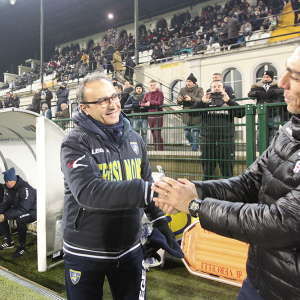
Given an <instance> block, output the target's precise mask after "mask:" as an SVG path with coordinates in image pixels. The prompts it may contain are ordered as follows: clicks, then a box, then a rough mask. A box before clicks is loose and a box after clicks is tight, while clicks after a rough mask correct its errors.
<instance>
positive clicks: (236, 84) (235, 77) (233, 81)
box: [223, 69, 243, 98]
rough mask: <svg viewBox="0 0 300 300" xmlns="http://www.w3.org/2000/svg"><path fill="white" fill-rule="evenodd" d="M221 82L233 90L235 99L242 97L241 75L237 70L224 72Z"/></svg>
mask: <svg viewBox="0 0 300 300" xmlns="http://www.w3.org/2000/svg"><path fill="white" fill-rule="evenodd" d="M223 81H224V84H225V85H230V86H231V87H232V88H233V90H234V93H235V97H236V98H242V97H243V86H242V74H241V73H240V72H239V71H238V70H237V69H230V70H227V71H225V73H224V77H223Z"/></svg>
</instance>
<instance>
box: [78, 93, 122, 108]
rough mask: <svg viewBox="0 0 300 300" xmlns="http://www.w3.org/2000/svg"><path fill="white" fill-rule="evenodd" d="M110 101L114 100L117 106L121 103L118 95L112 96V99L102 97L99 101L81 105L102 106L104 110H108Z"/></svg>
mask: <svg viewBox="0 0 300 300" xmlns="http://www.w3.org/2000/svg"><path fill="white" fill-rule="evenodd" d="M110 100H112V101H113V102H114V103H115V104H118V103H120V98H119V96H118V94H117V93H114V94H112V95H111V97H102V98H99V99H98V100H97V101H92V102H81V104H100V106H101V107H102V108H107V107H108V106H109V104H110Z"/></svg>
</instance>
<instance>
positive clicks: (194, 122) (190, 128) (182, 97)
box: [177, 73, 204, 151]
mask: <svg viewBox="0 0 300 300" xmlns="http://www.w3.org/2000/svg"><path fill="white" fill-rule="evenodd" d="M196 82H197V78H196V77H195V76H194V74H193V73H191V74H190V75H189V77H188V78H187V79H186V86H185V87H183V88H181V89H180V92H179V95H178V99H177V104H178V105H182V106H183V109H191V106H192V105H193V104H194V103H196V102H199V101H201V99H202V97H203V95H204V93H203V89H202V88H201V87H198V85H197V83H196ZM182 122H183V126H184V136H185V137H186V139H187V140H188V141H189V143H190V145H191V146H192V151H197V150H198V145H199V134H200V126H201V117H200V115H199V114H193V115H189V114H188V113H183V114H182Z"/></svg>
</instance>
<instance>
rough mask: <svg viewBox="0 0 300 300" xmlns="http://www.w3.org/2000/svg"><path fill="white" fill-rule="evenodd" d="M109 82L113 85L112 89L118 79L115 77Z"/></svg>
mask: <svg viewBox="0 0 300 300" xmlns="http://www.w3.org/2000/svg"><path fill="white" fill-rule="evenodd" d="M111 81H112V85H113V86H114V87H115V86H116V85H117V84H118V79H117V77H115V76H113V77H112V78H111Z"/></svg>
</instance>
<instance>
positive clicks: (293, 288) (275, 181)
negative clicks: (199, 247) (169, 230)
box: [194, 114, 300, 300]
mask: <svg viewBox="0 0 300 300" xmlns="http://www.w3.org/2000/svg"><path fill="white" fill-rule="evenodd" d="M194 183H195V184H196V188H197V192H198V194H199V198H200V199H204V201H203V202H202V204H201V206H200V211H199V219H200V222H201V226H202V227H203V228H204V229H206V230H209V231H212V232H215V233H217V234H220V235H222V236H225V237H229V238H234V239H237V240H240V241H243V242H246V243H249V253H248V260H247V275H248V278H249V279H250V281H251V283H252V284H253V285H254V286H255V288H256V289H257V290H258V292H259V294H260V295H261V296H262V297H263V298H264V299H265V300H269V299H270V300H271V299H272V300H291V299H300V114H299V115H294V116H293V117H292V119H291V121H289V122H288V123H286V124H285V125H284V126H283V127H282V128H281V130H280V131H279V132H278V133H277V135H276V136H275V138H274V139H273V142H272V144H271V145H270V147H269V148H268V149H267V150H266V151H265V152H264V153H263V154H262V156H260V157H259V158H258V159H257V160H256V161H255V162H254V163H253V164H252V165H251V166H250V167H249V168H248V169H247V170H246V172H245V173H244V174H243V175H241V176H238V177H234V178H231V179H224V180H219V181H206V182H194ZM217 199H222V200H217ZM229 201H230V202H229Z"/></svg>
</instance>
